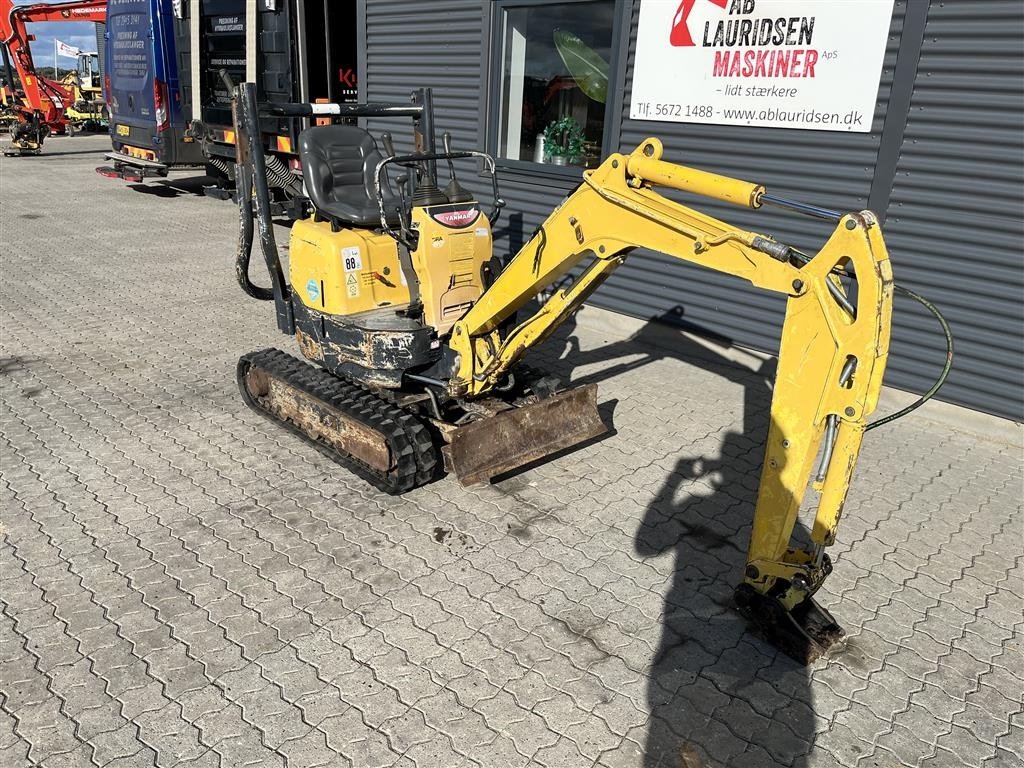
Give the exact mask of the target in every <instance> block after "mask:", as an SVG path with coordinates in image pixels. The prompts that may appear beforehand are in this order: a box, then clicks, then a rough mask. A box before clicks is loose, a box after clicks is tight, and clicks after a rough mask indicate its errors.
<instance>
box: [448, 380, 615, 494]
mask: <svg viewBox="0 0 1024 768" xmlns="http://www.w3.org/2000/svg"><path fill="white" fill-rule="evenodd" d="M607 431H608V428H607V427H606V426H605V425H604V422H602V421H601V416H600V414H599V413H598V411H597V385H596V384H587V385H586V386H583V387H577V388H576V389H570V390H568V391H566V392H560V393H559V394H557V395H552V396H551V397H548V398H545V399H543V400H539V401H537V402H536V403H531V404H530V405H524V406H522V407H519V408H511V409H509V410H506V411H501V412H499V413H497V414H495V415H493V416H488V417H486V418H482V419H479V420H477V421H473V422H470V423H469V424H466V425H464V426H461V427H456V428H455V429H454V430H452V431H451V432H450V433H449V434H448V435H446V439H447V440H448V445H447V446H445V448H444V449H443V450H444V454H445V458H446V460H447V469H448V471H449V472H451V473H452V474H454V475H455V477H456V478H458V481H459V482H460V483H461V484H462V485H472V484H473V483H481V482H485V481H487V480H490V479H491V478H492V477H496V476H498V475H502V474H505V473H506V472H511V471H512V470H514V469H518V468H519V467H523V466H525V465H527V464H529V463H530V462H533V461H537V460H538V459H543V458H544V457H546V456H550V455H552V454H554V453H557V452H558V451H561V450H564V449H566V448H570V447H572V446H574V445H578V444H579V443H582V442H584V441H586V440H591V439H593V438H595V437H599V436H600V435H603V434H604V433H605V432H607Z"/></svg>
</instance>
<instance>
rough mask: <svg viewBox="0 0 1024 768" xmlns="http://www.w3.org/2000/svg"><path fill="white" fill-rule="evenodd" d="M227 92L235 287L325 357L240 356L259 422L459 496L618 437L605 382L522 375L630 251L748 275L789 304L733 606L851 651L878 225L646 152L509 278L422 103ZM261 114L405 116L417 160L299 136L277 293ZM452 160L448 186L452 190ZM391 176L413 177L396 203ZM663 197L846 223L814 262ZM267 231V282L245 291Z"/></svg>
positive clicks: (611, 167)
mask: <svg viewBox="0 0 1024 768" xmlns="http://www.w3.org/2000/svg"><path fill="white" fill-rule="evenodd" d="M223 76H224V77H225V78H226V75H223ZM233 94H234V98H233V109H234V120H235V131H236V136H237V137H238V143H237V152H238V156H237V165H236V172H237V177H236V178H237V183H238V200H239V212H240V217H241V227H240V236H239V252H238V257H237V272H238V280H239V283H240V284H241V286H242V288H243V290H245V292H246V293H248V294H249V295H250V296H252V297H254V298H257V299H262V300H267V301H273V302H274V305H275V307H276V315H277V325H278V328H279V329H280V330H281V331H282V332H284V333H286V334H288V335H289V336H294V337H295V339H296V341H297V342H298V347H299V349H300V350H301V351H302V354H303V356H304V357H305V358H307V359H308V360H309V361H311V362H312V364H310V363H307V362H304V361H300V360H298V359H296V358H294V357H291V356H289V355H287V354H285V353H284V352H281V351H278V350H273V349H268V350H263V351H258V352H252V353H250V354H246V355H244V356H243V357H242V358H241V359H240V361H239V363H238V372H237V375H238V385H239V389H240V391H241V394H242V397H243V398H244V400H245V402H246V403H247V404H248V405H249V406H250V407H252V408H253V409H254V410H256V411H257V412H259V413H260V414H263V415H264V416H266V417H267V418H269V419H271V420H273V421H274V422H275V423H277V424H280V425H282V426H284V427H285V428H287V429H289V430H291V431H292V432H293V433H295V434H296V435H297V436H298V437H301V438H303V439H304V440H306V441H307V442H309V443H311V444H312V445H313V446H314V447H316V448H317V449H318V450H320V451H322V452H324V453H325V454H327V455H328V456H330V457H331V458H332V459H334V460H336V461H337V462H338V463H340V464H342V465H344V466H345V467H347V468H349V469H350V470H352V471H353V472H355V473H356V474H357V475H359V476H360V477H362V478H364V479H365V480H367V481H368V482H370V483H372V484H374V485H375V486H377V487H378V488H380V489H382V490H384V491H387V492H389V493H402V492H404V491H408V490H409V489H412V488H414V487H416V486H419V485H422V484H424V483H427V482H429V481H431V480H433V479H435V478H436V477H438V476H439V475H440V474H441V473H443V472H449V473H452V474H454V475H455V476H456V477H457V478H458V479H459V480H460V481H462V482H463V483H474V482H480V481H485V480H488V479H489V478H491V477H494V476H497V475H499V474H502V473H506V472H508V471H510V470H513V469H515V468H517V467H521V466H523V465H524V464H526V463H528V462H532V461H536V460H538V459H541V458H543V457H545V456H549V455H550V454H552V453H554V452H556V451H560V450H563V449H566V448H569V447H571V446H574V445H577V444H579V443H581V442H582V441H585V440H589V439H591V438H594V437H596V436H599V435H600V434H602V433H603V432H604V431H605V429H606V428H605V426H604V424H603V423H602V421H601V419H600V418H599V416H598V411H597V405H596V385H595V384H591V385H588V386H584V387H578V388H575V389H565V390H563V389H560V388H559V385H558V383H557V382H556V381H554V380H553V379H552V378H551V377H549V376H546V375H545V374H544V373H543V372H541V371H537V370H534V369H532V368H529V367H526V366H524V365H523V364H522V363H521V358H522V357H523V355H524V353H525V352H527V351H528V350H529V349H531V348H532V347H534V346H535V345H537V344H539V343H540V342H542V341H543V340H544V339H545V338H546V337H547V336H548V335H549V334H551V332H552V331H553V330H554V329H555V328H556V327H557V326H558V324H559V323H560V322H562V321H563V320H564V319H565V318H566V317H568V316H569V315H570V314H571V313H572V312H573V311H574V310H576V309H577V308H578V307H579V306H580V304H581V303H582V302H583V301H584V299H585V298H586V297H587V296H588V295H589V294H590V293H591V292H592V291H593V290H594V289H595V288H596V287H597V286H598V285H600V284H601V282H602V281H603V280H604V279H605V278H606V277H608V275H610V274H611V273H612V272H613V271H614V270H615V269H616V268H617V267H618V266H620V265H621V264H622V263H623V262H624V261H625V260H626V258H627V257H628V255H629V254H630V252H631V251H633V250H634V249H635V248H648V249H651V250H653V251H659V252H661V253H665V254H668V255H670V256H675V257H677V258H679V259H682V260H684V261H687V262H691V263H694V264H699V265H702V266H704V267H707V268H709V269H714V270H718V271H720V272H725V273H728V274H731V275H736V276H738V277H741V278H743V279H745V280H748V281H750V282H751V283H753V284H754V285H756V286H758V287H761V288H764V289H766V290H769V291H775V292H777V293H779V294H782V295H784V296H786V297H788V301H787V309H786V318H785V323H784V326H783V332H782V345H781V350H780V353H779V362H778V374H777V379H776V382H775V388H774V394H773V399H772V406H771V427H770V430H769V433H768V436H767V447H766V451H765V459H764V466H763V470H762V475H761V484H760V489H759V493H758V499H757V506H756V508H755V509H754V511H753V530H752V534H751V541H750V548H749V553H748V558H747V566H746V571H745V574H744V579H743V583H742V584H740V586H739V587H738V588H737V590H736V601H737V604H738V606H739V608H740V610H741V611H742V612H743V613H744V615H746V616H747V617H748V618H749V619H750V620H751V621H752V623H753V624H754V625H755V626H756V627H758V628H759V629H760V630H761V631H762V632H763V633H764V634H765V635H767V636H768V637H769V639H771V640H772V641H774V642H775V643H776V644H778V645H779V646H780V647H781V648H782V649H783V650H785V651H786V652H787V653H789V654H790V655H792V656H793V657H794V658H797V659H798V660H801V661H804V662H808V661H810V660H813V659H815V658H817V657H818V656H819V655H820V654H821V653H822V652H824V651H825V650H826V649H828V648H829V647H830V646H831V645H832V644H833V643H835V642H836V641H837V640H838V639H839V638H841V637H842V635H843V632H842V630H841V629H840V627H839V625H838V624H837V623H836V621H835V620H834V619H833V617H832V616H831V615H830V614H829V613H828V612H827V611H825V610H824V609H822V608H821V607H820V606H818V604H817V603H816V602H815V601H814V600H813V599H812V596H813V595H814V593H815V591H816V590H817V589H818V588H819V587H820V586H821V584H822V582H823V581H824V580H825V578H826V576H827V575H828V574H829V572H830V571H831V568H832V566H831V562H830V560H829V557H828V556H827V555H826V554H825V551H824V550H825V547H827V546H829V545H830V544H832V543H833V542H834V541H835V536H836V528H837V525H838V522H839V517H840V514H841V512H842V509H843V502H844V500H845V497H846V494H847V490H848V489H849V486H850V478H851V475H852V473H853V470H854V465H855V463H856V461H857V456H858V454H859V451H860V446H861V438H862V436H863V434H864V431H865V429H866V427H867V426H868V425H867V421H866V419H867V416H868V415H869V414H870V413H871V412H872V411H873V410H874V409H875V404H876V402H877V399H878V394H879V390H880V387H881V382H882V374H883V371H884V370H885V363H886V356H887V354H888V349H889V328H890V314H891V309H892V297H893V279H892V268H891V266H890V263H889V256H888V253H887V252H886V247H885V243H884V241H883V239H882V233H881V230H880V227H879V223H878V221H877V219H876V218H875V216H874V215H873V214H872V213H871V212H869V211H861V212H855V213H845V214H840V213H837V212H832V211H827V210H824V209H821V208H817V207H815V206H809V205H806V204H802V203H799V202H795V201H790V200H785V199H782V198H778V197H774V196H772V195H770V194H769V193H768V192H767V190H766V189H765V187H764V186H762V185H759V184H752V183H749V182H745V181H739V180H736V179H731V178H726V177H723V176H718V175H715V174H712V173H707V172H704V171H699V170H695V169H693V168H687V167H684V166H680V165H674V164H671V163H669V162H666V161H665V160H663V159H662V145H661V142H660V141H658V140H657V139H654V138H651V139H646V140H645V141H643V142H642V143H641V144H640V146H639V147H637V148H636V149H635V150H634V151H633V152H631V153H630V154H628V155H627V154H613V155H611V156H610V157H608V158H607V159H606V160H605V161H604V162H603V163H602V164H601V165H600V166H599V167H597V168H595V169H593V170H588V171H584V172H583V179H582V183H581V184H580V186H579V187H578V188H577V189H576V191H575V192H573V193H572V194H570V195H569V196H568V197H567V198H566V199H565V201H564V202H563V203H562V204H561V205H560V206H559V207H558V208H557V209H556V210H555V211H553V212H552V213H551V215H550V216H549V217H548V218H547V220H546V221H545V222H544V223H543V224H542V225H541V226H540V227H539V229H538V230H537V232H536V234H535V235H534V236H533V237H532V239H531V240H530V241H529V242H528V243H527V244H526V245H525V246H524V247H523V248H522V250H520V251H519V253H517V254H516V255H515V256H514V257H512V258H511V260H510V261H508V263H507V264H502V262H501V261H500V260H498V259H496V258H494V256H493V255H492V245H491V226H492V224H493V222H494V220H495V218H496V216H497V215H498V213H499V211H500V209H501V207H502V206H503V205H504V203H503V202H502V200H501V198H500V197H499V194H498V185H497V181H496V177H495V168H494V161H493V159H492V158H490V157H489V156H487V155H485V154H483V153H481V152H475V151H452V149H451V147H450V146H449V142H448V137H447V134H445V141H444V147H443V151H438V149H437V147H436V146H435V139H434V121H433V111H432V109H431V94H430V91H429V90H428V89H423V90H419V91H416V92H414V93H413V97H412V100H411V101H410V102H408V103H405V104H385V103H377V104H359V105H343V104H262V105H261V104H258V103H257V100H256V92H255V87H254V85H253V84H252V83H244V84H242V85H241V86H239V87H238V88H237V89H233ZM261 116H265V117H271V118H273V119H275V120H279V119H282V118H312V117H324V116H335V117H359V116H377V117H381V116H391V117H406V118H411V119H412V122H413V136H414V141H415V150H414V151H413V152H410V153H407V154H398V153H396V152H395V150H394V147H393V142H392V139H391V136H390V134H382V136H381V139H382V144H383V149H384V152H383V153H382V152H381V150H380V148H379V147H378V144H377V142H376V141H375V139H374V138H373V137H372V136H371V135H370V134H369V133H368V132H367V131H365V130H363V129H362V128H359V127H356V126H354V125H347V124H328V125H318V126H315V127H309V128H306V129H305V130H304V131H303V132H302V133H301V134H300V137H299V157H300V159H301V163H302V174H303V181H304V184H305V189H306V193H307V194H308V197H309V216H308V218H305V219H303V220H300V221H297V222H296V223H295V224H294V226H293V228H292V230H291V236H290V249H289V264H288V272H289V278H290V279H287V280H286V279H285V275H284V270H283V269H282V266H281V261H280V258H279V256H278V252H277V245H276V243H275V237H274V230H273V225H272V222H271V218H270V198H269V192H268V185H267V176H266V168H265V163H264V150H263V141H262V139H261V132H260V117H261ZM467 158H476V159H477V160H478V161H480V162H481V163H482V165H481V167H482V169H483V170H485V171H486V173H487V174H488V175H489V185H490V192H491V198H492V199H491V201H490V203H491V204H490V206H489V208H490V211H489V212H488V213H485V212H484V211H483V210H482V206H481V204H480V202H479V201H478V200H477V199H476V198H475V197H474V196H473V195H472V194H470V193H468V192H467V191H466V190H465V189H464V188H463V187H462V186H461V185H460V184H459V182H458V179H457V178H456V175H455V172H454V170H453V161H456V160H462V159H467ZM439 161H440V162H442V163H445V164H447V165H448V169H449V173H448V176H449V178H450V180H449V181H448V183H447V186H446V187H445V188H444V189H441V188H440V187H439V186H438V176H437V165H438V162H439ZM392 171H395V172H396V173H400V174H401V177H400V178H396V179H395V185H394V186H393V185H392V181H391V180H390V172H392ZM485 178H486V176H485ZM658 187H663V188H670V189H676V190H685V191H687V192H691V193H696V194H698V195H704V196H707V197H710V198H714V199H716V200H721V201H725V202H728V203H732V204H734V205H737V206H741V207H745V208H759V207H761V206H762V205H766V204H773V205H779V206H783V207H786V208H789V209H792V210H796V211H800V212H804V213H808V214H811V215H816V216H819V217H825V218H830V219H833V220H834V221H835V224H836V227H835V231H834V232H833V233H832V235H831V237H829V239H828V241H827V242H826V243H825V244H824V246H823V247H822V248H821V250H820V251H819V252H818V253H817V254H816V255H814V256H813V257H811V256H808V255H806V254H804V253H802V252H800V251H798V250H796V249H794V248H791V247H790V246H788V245H786V244H785V243H782V242H779V241H777V240H775V239H773V238H771V237H769V236H766V235H761V234H757V233H755V232H747V231H744V230H740V229H737V228H736V227H733V226H731V225H729V224H727V223H725V222H723V221H719V220H717V219H715V218H712V217H710V216H707V215H705V214H702V213H699V212H697V211H695V210H693V209H691V208H688V207H686V206H684V205H681V204H679V203H677V202H674V201H672V200H670V199H668V198H666V197H664V196H662V195H661V194H659V193H658V192H657V191H656V189H657V188H658ZM256 236H258V239H259V241H260V246H261V250H262V253H263V257H264V260H265V262H266V265H267V268H268V271H269V274H270V280H271V286H270V287H269V288H264V287H261V286H258V285H256V284H254V283H253V282H252V281H251V279H250V277H249V259H250V255H251V251H252V246H253V243H254V240H255V239H256ZM584 263H586V266H585V268H582V269H581V270H576V269H575V268H577V267H578V266H579V267H583V266H584ZM570 273H571V274H572V275H575V279H574V280H573V281H572V282H571V284H570V285H568V286H567V287H562V288H561V289H559V290H557V291H556V292H554V294H553V295H552V296H551V298H550V299H549V300H548V301H546V302H545V303H544V304H543V305H542V306H540V308H539V309H537V310H534V311H532V314H529V313H526V312H522V310H524V308H526V307H527V306H528V305H529V304H530V301H531V300H532V299H533V297H534V296H535V295H536V294H538V293H539V292H541V291H543V290H545V289H548V288H550V287H551V286H552V285H553V284H554V283H556V282H557V281H559V280H563V279H564V278H565V277H566V276H567V275H569V274H570ZM854 280H855V284H856V290H855V291H854V290H852V289H851V288H850V283H851V281H854ZM517 313H521V314H519V315H518V316H517ZM524 314H528V316H525V317H524V316H522V315H524ZM947 370H948V369H947ZM933 391H934V390H933ZM930 394H933V393H929V396H930ZM809 484H810V485H811V486H812V487H813V489H814V490H815V491H816V492H817V493H818V494H819V498H818V502H817V512H816V517H815V519H814V524H813V529H812V530H811V531H810V539H811V544H810V545H809V546H806V547H801V546H798V545H797V544H796V543H794V542H793V541H792V539H793V532H794V526H795V525H796V522H797V515H798V511H799V509H800V506H801V503H802V501H803V499H804V495H805V490H806V488H807V486H808V485H809Z"/></svg>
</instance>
